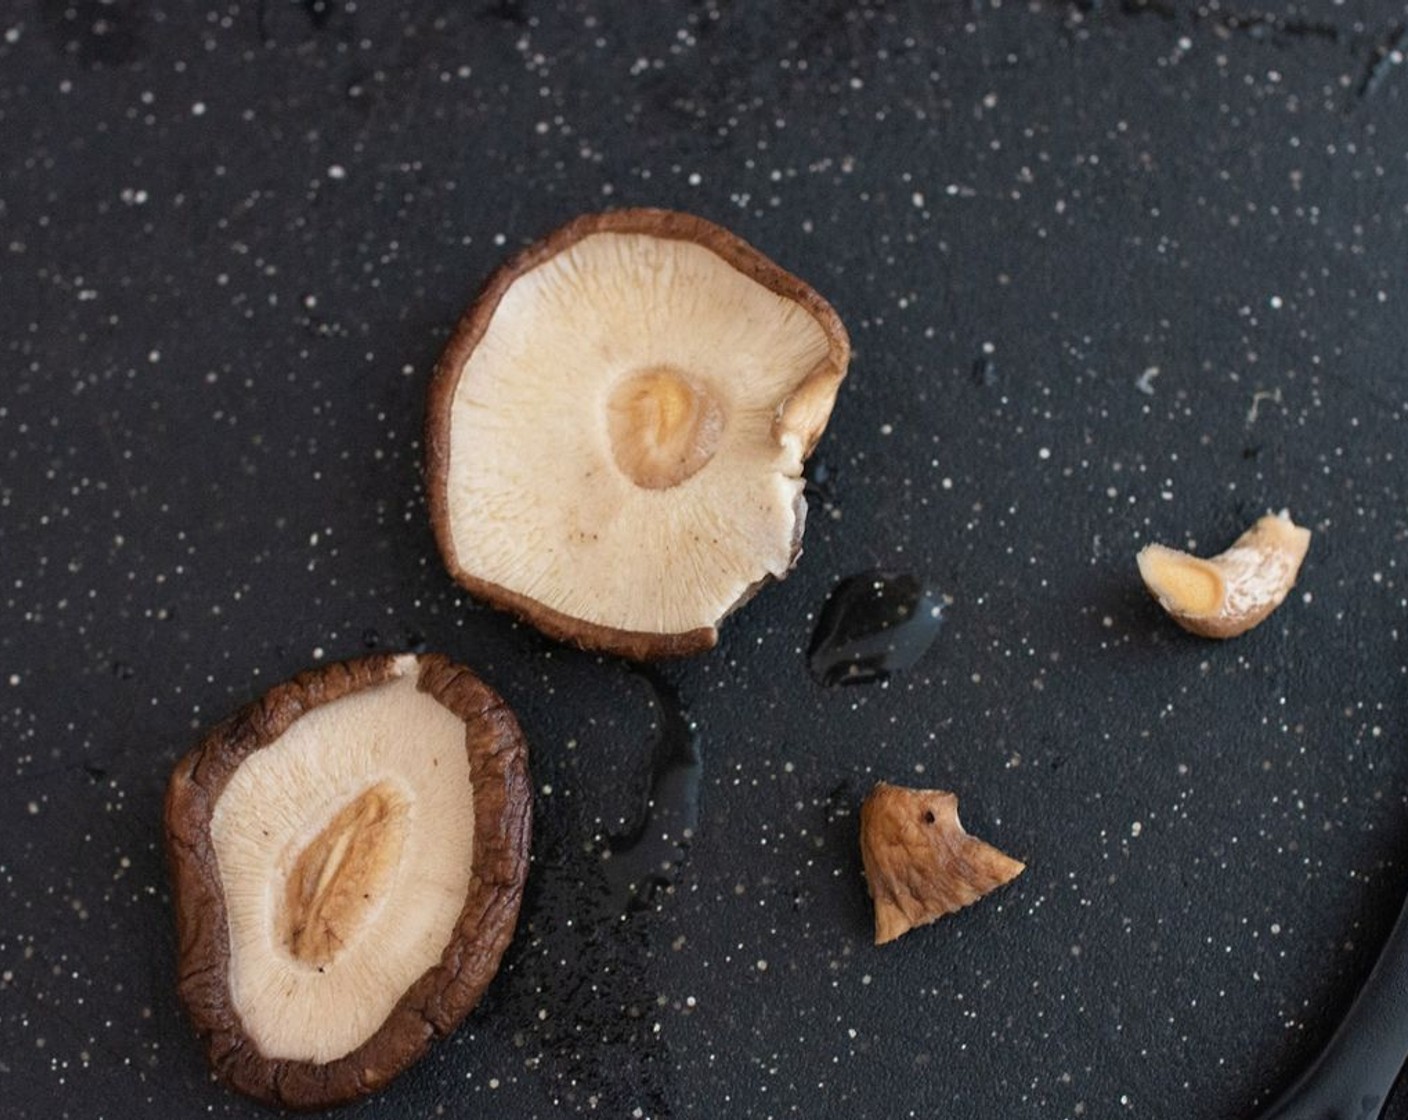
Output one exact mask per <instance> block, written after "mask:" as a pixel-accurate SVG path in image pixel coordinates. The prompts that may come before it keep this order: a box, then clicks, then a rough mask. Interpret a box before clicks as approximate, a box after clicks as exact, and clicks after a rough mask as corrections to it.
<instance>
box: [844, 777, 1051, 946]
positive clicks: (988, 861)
mask: <svg viewBox="0 0 1408 1120" xmlns="http://www.w3.org/2000/svg"><path fill="white" fill-rule="evenodd" d="M860 852H861V860H862V862H863V863H864V864H865V879H866V883H867V884H868V885H869V888H870V895H871V897H872V898H873V899H874V900H875V944H877V945H883V944H885V943H886V942H888V941H893V940H895V939H896V938H897V937H900V936H901V935H903V934H905V933H908V932H909V931H910V930H911V929H914V928H915V927H916V926H922V925H926V924H928V923H929V922H934V921H937V920H938V919H939V918H942V917H943V916H944V915H945V914H952V913H953V912H954V911H955V910H961V909H962V908H963V907H965V906H970V905H972V904H973V903H974V902H977V901H978V899H980V898H982V897H983V896H984V895H985V894H989V893H990V892H992V891H994V890H996V889H997V888H998V887H1000V886H1002V885H1003V884H1005V883H1010V882H1011V881H1012V880H1013V879H1015V878H1016V877H1017V876H1018V875H1020V874H1021V873H1022V872H1023V871H1025V870H1026V864H1024V863H1022V862H1021V861H1019V860H1015V859H1012V858H1011V857H1010V856H1007V855H1004V854H1003V853H1002V852H1000V851H998V850H997V849H996V848H994V847H993V846H992V845H991V844H985V843H983V841H981V840H979V839H978V838H977V837H975V836H969V835H968V833H967V832H965V831H964V829H963V825H962V824H961V823H959V820H958V798H957V797H956V796H954V795H953V794H952V793H949V792H947V791H946V790H940V789H907V788H905V787H904V786H893V785H890V784H889V783H888V782H880V783H879V784H878V785H877V786H876V787H875V788H874V789H873V790H871V792H870V796H869V797H867V798H866V799H865V803H864V804H863V805H861V808H860Z"/></svg>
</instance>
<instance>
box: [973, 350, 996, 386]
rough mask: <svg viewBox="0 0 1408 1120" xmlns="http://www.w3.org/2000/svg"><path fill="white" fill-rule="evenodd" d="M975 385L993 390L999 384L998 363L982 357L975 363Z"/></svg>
mask: <svg viewBox="0 0 1408 1120" xmlns="http://www.w3.org/2000/svg"><path fill="white" fill-rule="evenodd" d="M973 384H974V385H981V386H982V387H983V388H984V389H991V388H992V387H993V386H994V385H996V384H997V363H996V362H994V361H993V360H992V359H991V358H988V357H980V358H977V359H975V360H974V362H973Z"/></svg>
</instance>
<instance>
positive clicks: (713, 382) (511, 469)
mask: <svg viewBox="0 0 1408 1120" xmlns="http://www.w3.org/2000/svg"><path fill="white" fill-rule="evenodd" d="M849 357H850V344H849V341H848V339H847V336H846V332H845V328H844V327H843V326H842V325H841V321H840V319H839V317H838V316H837V315H836V312H835V311H834V310H833V309H832V308H831V306H830V305H829V304H828V303H827V302H826V301H825V300H824V299H822V298H821V297H820V296H819V295H818V294H817V293H816V292H815V291H813V290H812V289H811V288H810V287H808V286H807V285H806V284H804V283H803V282H802V281H800V280H798V279H797V278H796V277H794V276H792V275H790V274H789V273H787V272H785V271H784V270H782V269H781V268H779V267H778V266H777V265H776V264H774V263H773V262H772V261H770V260H768V259H767V258H766V257H764V256H763V255H762V254H761V253H759V252H758V251H757V250H755V249H753V248H752V247H751V246H749V245H748V244H746V243H745V242H743V241H742V240H740V239H739V238H738V237H736V236H734V235H733V234H731V233H729V232H728V231H727V230H725V229H723V228H721V227H719V226H717V225H714V224H713V223H711V222H707V221H705V220H704V219H702V218H698V217H694V216H692V215H689V214H681V213H676V212H672V211H666V210H622V211H615V212H612V213H607V214H595V215H588V216H586V217H582V218H579V219H577V220H576V221H574V222H571V223H570V224H568V225H567V226H564V227H563V228H561V229H559V230H557V231H556V232H555V233H553V234H551V235H550V236H549V237H547V238H546V239H544V240H543V241H541V242H538V243H537V244H535V245H533V246H532V247H530V248H529V249H527V250H526V251H524V252H523V253H521V254H520V255H519V256H517V257H516V258H514V259H513V260H512V261H511V262H509V263H508V264H507V265H505V266H504V267H503V268H502V269H500V270H499V271H498V272H497V273H496V274H495V275H494V276H493V277H492V278H491V279H490V281H489V282H488V284H487V286H486V287H485V289H484V291H483V292H482V294H481V295H480V296H479V298H478V299H477V300H476V301H475V302H474V304H473V305H472V306H471V307H470V309H469V311H468V312H467V313H466V314H465V315H464V317H463V318H462V319H461V321H460V323H459V326H458V327H457V329H456V330H455V332H454V335H453V337H452V338H451V340H450V342H449V344H448V346H447V347H446V349H445V352H444V354H443V356H442V357H441V359H440V363H439V366H438V367H437V370H436V373H435V377H434V379H433V382H432V385H431V390H430V400H429V407H428V413H427V422H426V473H427V483H428V490H429V498H430V512H431V519H432V522H433V524H434V528H435V534H436V539H437V541H438V543H439V546H440V551H441V554H442V556H443V558H444V560H445V563H446V566H447V567H448V569H449V570H450V572H451V574H452V575H453V576H454V577H455V579H456V580H457V581H458V582H459V583H460V584H462V585H463V586H464V587H466V588H467V589H468V590H469V591H471V592H472V593H473V594H475V595H476V596H478V597H479V598H482V599H485V600H487V601H488V602H490V603H492V604H494V605H495V606H497V607H500V608H503V609H507V610H510V611H513V612H514V613H516V614H518V615H519V616H521V617H523V618H525V619H527V620H528V621H529V622H531V623H532V624H533V625H535V626H537V627H538V628H539V629H540V630H542V631H544V632H545V633H547V634H549V635H551V636H553V637H556V638H559V639H562V640H564V641H568V642H572V643H574V644H576V645H579V646H582V647H585V648H594V649H601V650H606V651H610V652H614V653H619V654H622V655H624V656H627V657H633V658H653V657H662V656H672V655H680V654H687V653H693V652H697V651H699V650H702V649H707V648H709V647H711V646H712V645H714V643H715V642H716V641H717V627H718V624H719V622H720V621H721V620H722V619H723V618H724V617H725V616H726V615H728V614H729V613H730V612H731V611H732V610H734V609H736V608H737V607H738V606H739V605H741V604H742V603H743V602H744V601H746V600H747V599H748V598H750V597H751V596H752V594H753V593H754V592H755V591H756V590H757V589H758V588H759V587H760V586H761V585H762V584H764V583H766V582H768V581H769V580H772V579H780V578H782V577H783V576H785V575H786V574H787V572H788V571H789V570H790V569H791V567H792V565H793V564H794V563H795V562H796V559H797V556H798V553H799V551H800V545H801V536H802V530H803V526H804V524H805V514H806V503H805V500H804V499H803V496H802V490H803V485H804V483H803V479H802V465H803V463H804V461H805V460H806V458H807V456H808V455H809V454H810V453H811V451H812V448H813V447H814V446H815V444H816V441H817V439H818V438H819V437H820V435H821V433H822V430H823V429H824V428H825V426H826V422H827V420H828V418H829V417H830V414H831V408H832V405H833V403H834V401H835V398H836V391H837V388H838V387H839V385H840V383H841V380H842V379H843V378H844V376H845V373H846V366H847V363H848V361H849Z"/></svg>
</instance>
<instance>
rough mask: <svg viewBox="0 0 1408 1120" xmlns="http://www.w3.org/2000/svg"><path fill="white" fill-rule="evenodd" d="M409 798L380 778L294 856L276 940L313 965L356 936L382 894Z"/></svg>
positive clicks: (326, 961)
mask: <svg viewBox="0 0 1408 1120" xmlns="http://www.w3.org/2000/svg"><path fill="white" fill-rule="evenodd" d="M409 809H410V803H409V801H407V799H406V798H405V797H404V796H403V795H402V794H401V793H400V792H399V791H398V790H397V789H395V788H394V787H393V786H391V785H390V784H389V783H388V782H378V783H377V784H376V785H373V786H371V787H369V788H368V789H366V790H364V791H363V792H362V793H361V794H360V795H358V796H357V797H356V798H354V799H353V800H352V801H351V802H349V803H348V804H347V805H345V806H343V808H342V809H340V810H339V811H338V812H337V813H336V814H335V815H334V816H333V818H332V820H330V821H329V822H328V823H327V825H326V826H325V827H324V828H323V830H322V831H321V832H319V833H318V835H317V836H315V837H314V838H313V840H312V841H311V842H310V843H309V844H308V845H307V847H305V848H304V849H303V851H302V852H300V853H299V854H298V856H297V857H296V858H295V859H294V860H293V866H292V870H291V871H290V872H289V875H288V878H287V880H285V883H284V898H283V906H282V907H281V908H280V909H279V911H278V918H277V921H278V926H279V940H280V942H281V943H282V944H283V946H284V947H285V948H286V949H287V950H288V951H289V953H290V954H291V955H292V956H293V958H294V959H295V960H297V961H300V962H301V963H303V964H306V965H308V966H310V967H313V968H323V967H325V966H326V965H329V964H331V963H332V962H333V960H334V959H335V958H336V957H337V955H338V954H339V953H340V952H341V951H342V950H343V949H344V948H346V947H347V946H348V945H349V944H351V943H352V941H353V940H354V939H355V938H356V936H357V933H358V931H359V930H360V929H361V928H362V927H363V926H364V925H365V924H366V922H367V919H368V918H369V917H370V915H371V914H372V913H373V912H374V910H375V908H376V905H377V903H378V902H380V901H381V900H382V899H383V898H384V897H385V894H386V888H387V884H388V883H389V882H390V881H391V878H392V876H393V875H394V874H395V871H396V866H397V864H398V863H399V862H400V859H401V849H402V847H403V846H404V844H405V839H406V821H407V816H408V810H409Z"/></svg>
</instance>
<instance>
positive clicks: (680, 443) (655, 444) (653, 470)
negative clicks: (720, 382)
mask: <svg viewBox="0 0 1408 1120" xmlns="http://www.w3.org/2000/svg"><path fill="white" fill-rule="evenodd" d="M607 426H608V431H609V433H610V437H611V450H612V454H613V455H614V456H615V459H616V465H617V466H618V467H619V468H620V469H621V472H622V473H623V474H625V475H626V477H628V478H629V479H630V480H631V481H632V482H634V483H635V484H636V485H637V486H640V487H643V488H645V489H647V490H667V489H669V488H670V487H671V486H678V485H679V484H680V483H681V482H683V481H684V480H685V479H687V478H689V477H690V476H691V475H694V474H697V473H698V472H699V471H700V470H701V469H703V467H704V465H705V464H706V463H708V462H709V460H710V459H712V458H713V457H714V452H715V451H717V450H718V447H719V441H720V440H721V439H722V438H723V431H724V412H723V408H722V406H721V405H720V404H719V401H718V399H717V398H716V397H714V395H713V394H712V393H710V392H709V391H708V390H707V389H706V388H704V387H703V386H701V385H700V384H699V383H698V382H697V381H695V380H694V379H692V378H690V377H688V376H687V375H686V374H684V373H682V372H681V371H679V370H677V369H674V368H673V367H670V366H653V367H651V368H649V369H646V370H642V371H641V372H639V373H635V374H632V375H631V376H629V377H627V378H625V379H624V380H622V381H621V382H620V383H619V384H618V385H617V386H616V387H615V389H613V390H612V392H611V396H610V398H609V399H608V401H607Z"/></svg>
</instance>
